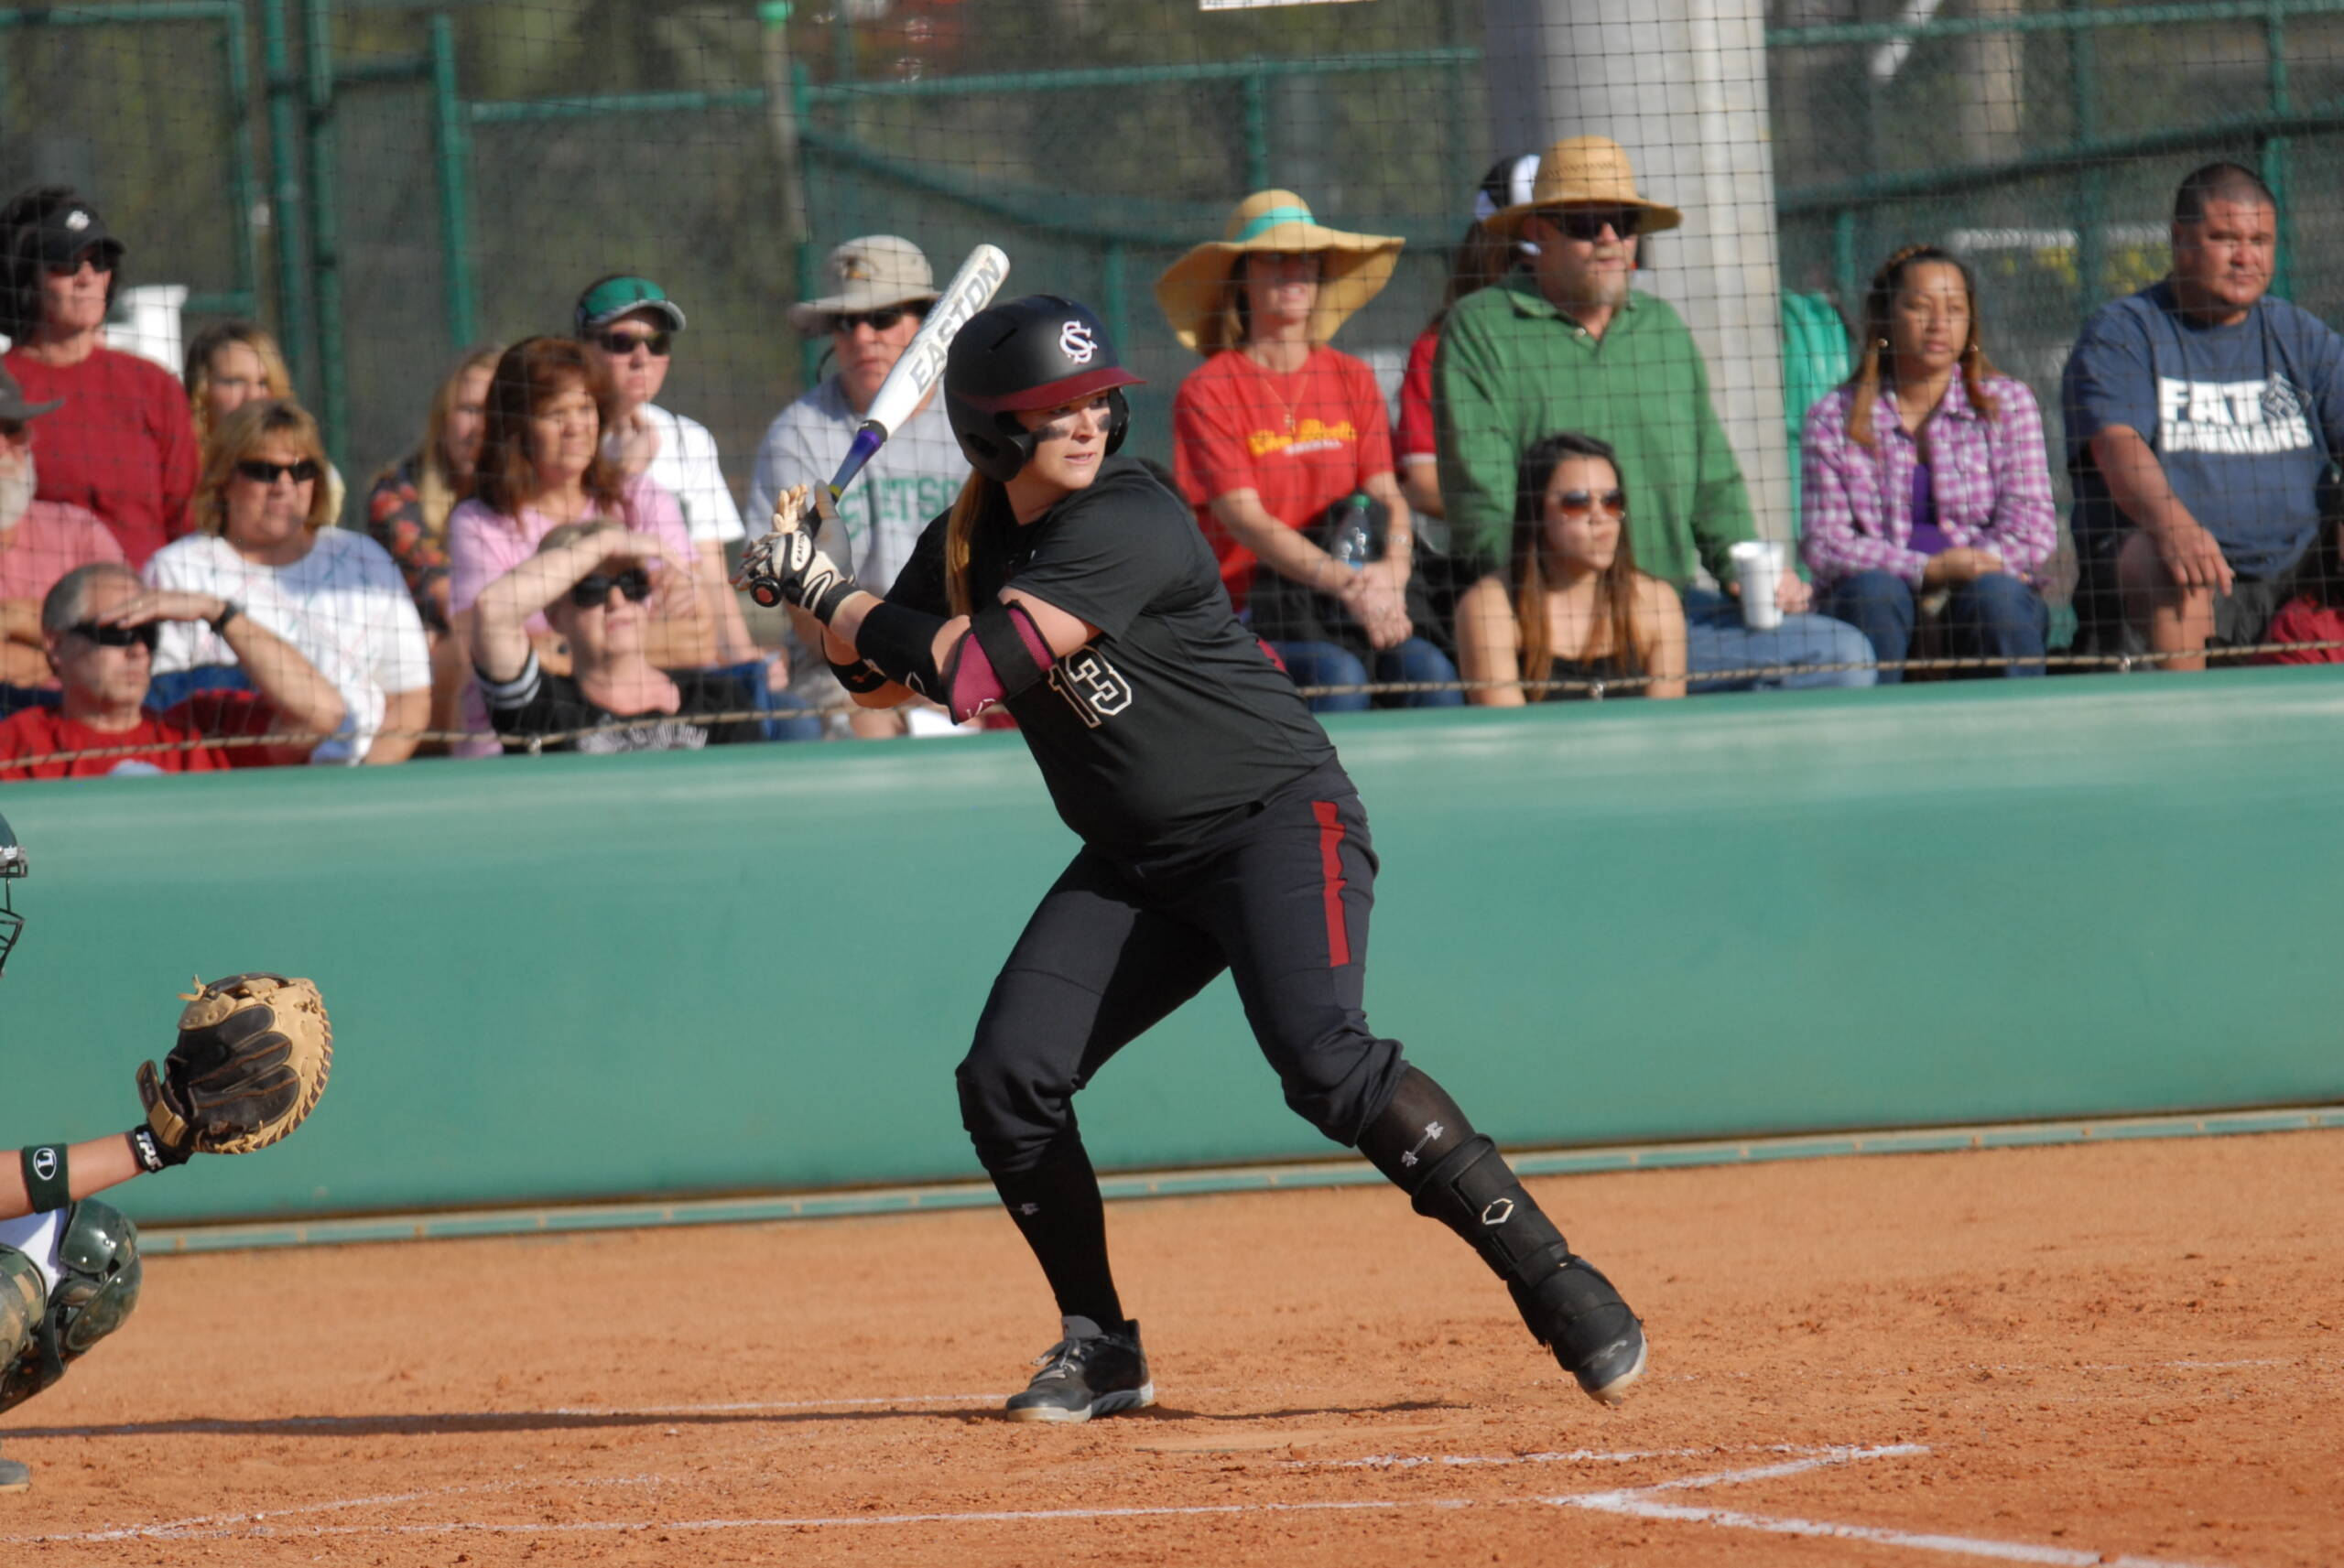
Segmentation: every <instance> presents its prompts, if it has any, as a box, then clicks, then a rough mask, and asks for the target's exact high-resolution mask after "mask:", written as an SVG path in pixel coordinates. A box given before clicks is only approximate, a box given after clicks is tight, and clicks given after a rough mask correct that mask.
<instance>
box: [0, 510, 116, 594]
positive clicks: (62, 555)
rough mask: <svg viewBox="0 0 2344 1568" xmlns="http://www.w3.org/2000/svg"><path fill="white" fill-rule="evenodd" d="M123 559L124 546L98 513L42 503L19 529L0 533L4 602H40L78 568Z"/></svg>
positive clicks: (27, 513) (19, 522) (0, 578)
mask: <svg viewBox="0 0 2344 1568" xmlns="http://www.w3.org/2000/svg"><path fill="white" fill-rule="evenodd" d="M120 559H122V546H121V545H120V544H119V543H118V542H117V541H116V540H115V538H114V533H113V531H112V530H111V529H109V528H108V527H107V526H106V525H105V524H103V523H102V522H100V521H99V520H98V514H96V513H94V512H89V511H85V510H83V509H82V508H81V507H79V506H73V505H70V504H68V503H65V502H62V501H36V502H34V503H32V504H31V505H29V506H27V507H26V508H25V514H24V515H23V516H22V517H20V518H18V519H17V520H16V526H15V527H13V528H9V529H6V530H5V531H0V599H29V600H34V601H35V602H38V601H39V600H41V599H42V598H44V597H46V596H47V594H48V593H49V589H51V588H54V587H55V586H56V585H57V579H59V578H61V577H63V576H64V575H65V574H66V573H67V572H70V571H71V570H72V569H73V568H76V567H86V566H88V565H90V564H91V563H92V562H93V561H118V560H120Z"/></svg>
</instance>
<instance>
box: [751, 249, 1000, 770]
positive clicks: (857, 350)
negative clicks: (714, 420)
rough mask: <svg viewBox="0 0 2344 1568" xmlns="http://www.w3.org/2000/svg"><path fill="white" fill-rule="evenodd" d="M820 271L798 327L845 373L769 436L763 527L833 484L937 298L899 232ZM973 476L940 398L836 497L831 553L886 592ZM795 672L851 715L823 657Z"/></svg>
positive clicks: (754, 490)
mask: <svg viewBox="0 0 2344 1568" xmlns="http://www.w3.org/2000/svg"><path fill="white" fill-rule="evenodd" d="M823 274H824V276H825V279H826V281H827V282H828V284H829V290H828V292H827V293H825V294H824V295H822V296H821V297H819V298H817V299H808V300H803V301H801V302H799V303H798V304H796V305H793V306H791V307H790V308H789V321H790V325H792V326H793V327H796V328H797V329H798V331H799V332H801V333H803V334H805V335H806V336H807V337H808V338H820V337H828V338H829V340H830V360H831V361H832V362H834V363H835V364H836V365H837V367H838V368H837V370H836V372H835V373H832V374H831V375H830V376H827V377H825V378H824V379H823V381H822V382H821V383H820V384H819V385H817V386H816V387H815V388H814V389H813V390H812V391H810V392H808V393H807V394H806V395H804V396H802V397H800V398H798V401H797V402H795V403H792V404H791V405H790V406H788V407H787V408H785V409H783V410H782V411H781V413H780V415H779V416H777V417H776V419H775V420H774V422H773V424H772V426H771V427H769V428H768V429H767V430H766V431H765V440H764V441H763V443H761V444H760V445H759V446H758V448H757V462H756V467H755V469H754V471H753V472H752V473H751V475H750V479H749V514H750V515H751V516H753V517H755V518H758V519H760V520H762V519H764V518H766V517H769V516H771V515H772V514H773V507H774V503H775V501H776V499H777V498H778V497H779V496H781V495H782V494H783V493H785V492H787V491H788V490H789V489H790V487H792V486H793V485H799V484H812V485H819V484H825V483H828V482H829V481H830V475H832V474H834V473H836V472H837V471H838V466H839V464H840V463H841V461H843V460H845V458H846V452H847V447H848V446H849V444H850V443H852V441H853V439H854V433H855V431H856V429H857V428H858V427H860V426H861V425H862V423H863V415H864V413H865V412H866V411H867V410H868V409H869V408H870V406H871V400H872V399H873V398H874V397H875V396H876V395H878V392H879V384H880V383H882V382H884V381H885V380H886V379H887V373H888V372H889V371H891V370H893V369H895V362H896V361H897V360H899V359H901V358H903V354H904V350H905V349H906V347H907V346H909V344H910V343H911V341H912V338H913V337H914V336H915V335H916V334H917V332H918V331H919V328H920V323H921V322H922V321H923V320H925V319H927V316H928V306H929V304H930V303H931V302H933V301H934V300H935V298H936V297H937V289H936V279H935V275H934V274H933V273H932V272H931V271H930V270H929V269H928V258H927V257H926V256H925V255H923V254H920V250H919V247H918V246H917V245H915V244H913V243H911V242H910V241H909V240H906V239H902V238H899V237H897V236H896V235H894V234H865V235H863V236H862V237H861V238H859V239H852V240H849V241H847V242H846V243H844V244H842V245H841V246H839V247H838V248H837V249H836V250H834V251H832V252H831V253H830V258H829V260H828V261H826V262H825V263H824V264H823ZM968 473H969V460H968V459H966V458H964V457H962V456H961V455H960V445H959V443H958V442H956V441H954V439H953V438H952V427H951V426H950V424H948V423H947V422H946V420H945V417H944V402H943V399H941V398H940V397H938V396H937V395H935V394H934V393H932V392H931V393H930V394H929V395H928V401H927V402H925V403H923V404H921V405H920V406H919V408H918V409H917V411H916V412H915V413H914V414H913V415H912V416H911V417H910V418H909V419H907V420H906V421H905V423H904V427H903V428H902V429H900V430H895V431H892V432H890V433H889V435H888V438H887V444H886V445H885V446H884V447H882V448H880V449H879V452H878V455H877V456H876V457H874V458H873V459H872V460H871V461H870V463H869V464H868V465H866V466H865V467H864V469H863V472H862V473H861V475H859V476H858V477H857V478H856V480H855V481H854V482H853V483H852V485H849V486H848V487H847V492H846V493H845V494H844V495H842V496H841V497H840V498H839V505H838V520H837V521H836V522H835V523H826V524H824V525H823V533H822V541H823V547H824V548H825V549H826V550H828V551H829V552H830V555H831V557H832V558H833V559H835V560H837V561H838V562H839V564H840V565H841V566H842V567H844V568H847V569H848V570H849V571H851V572H852V573H853V574H854V577H855V580H857V581H858V582H860V583H862V584H863V587H865V588H867V589H871V591H873V592H874V593H879V594H884V593H885V591H886V590H887V589H888V588H889V587H890V586H891V585H893V583H894V582H895V574H896V573H897V572H899V571H901V570H902V569H903V567H904V563H905V562H906V561H907V560H909V559H911V554H912V546H915V545H917V544H918V543H919V535H920V531H921V530H922V529H923V528H925V527H927V526H928V519H929V518H931V517H934V516H935V515H936V514H939V513H940V512H942V511H944V510H946V509H947V508H948V507H950V505H951V504H952V501H953V498H954V497H955V496H957V495H959V494H960V481H962V480H964V479H966V478H967V477H968ZM797 663H798V676H796V678H794V679H793V680H792V681H791V682H790V693H791V695H792V696H794V697H799V698H800V699H801V700H803V701H805V702H806V703H807V704H808V706H809V707H818V708H828V709H842V708H845V706H846V704H845V702H844V694H843V693H842V692H841V691H840V690H839V687H838V683H837V682H836V681H835V680H833V679H832V678H831V677H830V672H829V670H828V669H827V668H826V667H825V666H824V662H823V661H822V660H820V659H817V658H800V659H798V661H797ZM901 723H902V720H901V719H900V718H899V717H898V715H897V713H896V712H895V711H894V710H889V709H884V708H873V709H856V710H855V711H854V713H853V715H852V724H853V727H854V731H855V733H857V734H859V735H887V734H895V733H897V732H899V728H900V725H901Z"/></svg>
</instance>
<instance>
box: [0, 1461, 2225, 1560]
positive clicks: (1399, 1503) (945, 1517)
mask: <svg viewBox="0 0 2344 1568" xmlns="http://www.w3.org/2000/svg"><path fill="white" fill-rule="evenodd" d="M1761 1451H1762V1452H1800V1451H1798V1450H1795V1449H1792V1448H1791V1447H1789V1445H1770V1446H1766V1447H1763V1448H1762V1449H1761ZM1685 1452H1687V1451H1683V1450H1655V1451H1650V1452H1649V1454H1644V1453H1638V1454H1633V1455H1630V1454H1627V1452H1626V1451H1617V1452H1612V1453H1607V1452H1604V1451H1586V1453H1585V1455H1584V1456H1585V1457H1586V1458H1587V1459H1588V1460H1590V1461H1591V1462H1625V1460H1626V1458H1628V1457H1635V1458H1643V1457H1661V1456H1664V1455H1668V1454H1681V1453H1685ZM1692 1452H1699V1451H1698V1450H1697V1451H1692ZM1711 1452H1714V1450H1711ZM1929 1452H1930V1450H1929V1449H1928V1447H1927V1446H1926V1444H1912V1443H1904V1444H1878V1445H1873V1446H1868V1447H1858V1446H1834V1447H1831V1448H1829V1449H1825V1450H1822V1451H1819V1452H1817V1451H1807V1452H1805V1453H1804V1454H1803V1456H1801V1457H1797V1458H1793V1459H1788V1460H1785V1461H1784V1462H1783V1463H1780V1464H1774V1465H1753V1466H1748V1467H1744V1468H1740V1469H1732V1470H1722V1471H1717V1472H1713V1473H1710V1474H1708V1475H1700V1476H1680V1477H1678V1478H1677V1479H1674V1480H1667V1481H1659V1482H1655V1483H1653V1484H1651V1485H1649V1486H1644V1487H1629V1488H1624V1489H1617V1490H1608V1491H1600V1492H1586V1493H1568V1494H1564V1495H1561V1496H1557V1497H1549V1498H1539V1499H1535V1500H1536V1501H1540V1502H1544V1503H1546V1504H1548V1505H1550V1506H1554V1507H1558V1508H1575V1509H1584V1510H1587V1511H1590V1512H1594V1513H1601V1514H1610V1515H1616V1516H1621V1517H1627V1518H1635V1519H1657V1520H1667V1521H1672V1522H1682V1523H1692V1524H1706V1525H1709V1526H1711V1527H1714V1528H1723V1529H1737V1530H1756V1531H1760V1532H1763V1533H1767V1534H1774V1535H1793V1536H1806V1537H1814V1538H1825V1539H1832V1540H1847V1541H1865V1542H1868V1543H1871V1544H1874V1545H1883V1546H1897V1547H1905V1548H1909V1549H1913V1550H1918V1551H1926V1552H1942V1553H1947V1554H1950V1555H1956V1556H1966V1557H1980V1558H1988V1559H1992V1560H1995V1561H2001V1562H2011V1563H2038V1564H2046V1565H2049V1568H2095V1565H2104V1568H2213V1565H2208V1564H2191V1563H2182V1562H2179V1561H2176V1560H2174V1559H2169V1558H2155V1557H2140V1556H2133V1555H2129V1554H2127V1555H2121V1556H2113V1557H2111V1556H2108V1555H2106V1554H2103V1553H2101V1552H2092V1551H2088V1550H2077V1549H2074V1548H2069V1547H2058V1546H2041V1545H2035V1544H2033V1543H2031V1542H2025V1541H1995V1540H1990V1539H1986V1538H1981V1537H1975V1536H1963V1535H1950V1534H1941V1533H1924V1532H1919V1531H1913V1530H1890V1529H1883V1528H1881V1527H1877V1526H1871V1525H1853V1524H1841V1523H1835V1522H1831V1521H1828V1520H1818V1519H1797V1518H1787V1517H1782V1516H1774V1515H1765V1514H1753V1513H1745V1512H1742V1511H1740V1510H1737V1509H1704V1508H1696V1507H1690V1506H1687V1505H1683V1504H1672V1503H1666V1502H1663V1501H1660V1500H1659V1495H1660V1494H1663V1493H1666V1492H1672V1491H1698V1490H1705V1489H1707V1488H1709V1487H1726V1486H1742V1485H1748V1484H1751V1483H1753V1482H1760V1481H1771V1480H1781V1479H1784V1478H1786V1477H1789V1476H1799V1475H1804V1474H1807V1473H1808V1472H1810V1471H1813V1470H1818V1469H1822V1468H1825V1467H1829V1466H1835V1465H1850V1464H1857V1463H1861V1462H1863V1461H1866V1460H1872V1459H1890V1458H1911V1457H1917V1456H1920V1455H1923V1454H1927V1453H1929ZM1411 1457H1413V1458H1415V1459H1416V1460H1417V1461H1419V1462H1425V1463H1447V1462H1449V1461H1451V1460H1455V1461H1456V1462H1459V1463H1464V1464H1472V1463H1476V1462H1477V1460H1476V1459H1475V1458H1474V1457H1473V1456H1470V1455H1454V1456H1451V1455H1418V1456H1411ZM1543 1457H1544V1456H1532V1455H1514V1456H1507V1457H1504V1458H1497V1459H1492V1460H1491V1461H1488V1462H1491V1463H1506V1462H1508V1460H1509V1458H1510V1459H1511V1460H1514V1461H1522V1460H1532V1459H1536V1458H1543ZM1563 1457H1568V1456H1563ZM662 1479H663V1478H662V1477H659V1476H630V1477H617V1478H613V1479H612V1480H609V1481H601V1482H597V1481H556V1482H528V1481H507V1482H495V1483H489V1484H486V1485H483V1486H479V1487H444V1488H440V1489H439V1490H437V1491H434V1492H427V1493H415V1494H408V1495H406V1496H402V1497H385V1498H353V1499H350V1500H347V1501H343V1502H338V1503H324V1504H314V1505H310V1506H309V1507H306V1508H294V1509H278V1510H276V1511H274V1512H272V1513H264V1514H244V1515H227V1516H210V1517H200V1518H198V1519H189V1520H184V1521H173V1522H171V1523H168V1524H161V1525H147V1526H133V1527H123V1528H117V1529H114V1530H102V1531H94V1532H91V1533H89V1534H84V1535H48V1536H17V1537H0V1542H5V1543H6V1544H11V1545H18V1544H22V1545H35V1544H38V1545H68V1544H81V1543H100V1542H105V1541H122V1540H132V1539H140V1540H207V1539H210V1540H217V1539H224V1538H245V1539H294V1538H300V1539H320V1538H325V1537H343V1536H367V1535H373V1536H382V1535H400V1536H450V1535H544V1536H555V1535H610V1534H643V1533H648V1532H657V1531H663V1530H664V1531H674V1532H678V1533H683V1532H709V1531H718V1530H834V1529H872V1528H879V1527H887V1526H900V1525H970V1524H1028V1523H1054V1522H1064V1521H1081V1520H1112V1519H1186V1518H1199V1517H1206V1516H1211V1517H1223V1518H1226V1517H1233V1516H1242V1515H1247V1514H1297V1513H1338V1512H1374V1511H1385V1512H1396V1511H1400V1510H1404V1509H1469V1508H1486V1507H1507V1506H1515V1505H1518V1504H1520V1503H1522V1502H1525V1501H1530V1500H1533V1499H1525V1498H1431V1499H1409V1500H1400V1499H1394V1498H1370V1499H1358V1500H1343V1501H1319V1502H1296V1503H1199V1504H1184V1505H1165V1506H1157V1507H1132V1508H1120V1509H985V1510H978V1511H969V1512H960V1513H917V1514H844V1515H802V1516H796V1517H787V1518H775V1519H670V1520H666V1521H664V1522H638V1521H632V1520H618V1519H592V1520H581V1521H574V1522H570V1523H553V1524H548V1523H529V1524H519V1523H514V1524H493V1523H488V1522H486V1521H481V1520H461V1519H458V1520H447V1521H443V1522H437V1523H423V1524H381V1525H311V1526H304V1527H298V1528H295V1529H290V1530H288V1529H284V1528H281V1527H278V1526H276V1525H273V1524H271V1523H270V1522H268V1521H269V1520H271V1519H280V1518H287V1517H292V1516H298V1515H301V1514H312V1513H321V1512H330V1511H334V1510H337V1509H349V1508H359V1507H365V1506H368V1505H369V1504H385V1505H387V1504H392V1503H399V1502H408V1501H419V1500H423V1499H424V1498H432V1497H446V1496H454V1495H460V1494H463V1493H468V1492H490V1491H512V1490H518V1489H524V1488H526V1487H531V1486H538V1487H548V1486H596V1485H606V1486H656V1485H658V1484H660V1483H661V1481H662Z"/></svg>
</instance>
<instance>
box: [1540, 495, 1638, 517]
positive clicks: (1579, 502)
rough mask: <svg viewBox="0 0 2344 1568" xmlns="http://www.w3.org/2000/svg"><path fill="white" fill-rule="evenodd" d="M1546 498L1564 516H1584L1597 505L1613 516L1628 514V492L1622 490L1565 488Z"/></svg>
mask: <svg viewBox="0 0 2344 1568" xmlns="http://www.w3.org/2000/svg"><path fill="white" fill-rule="evenodd" d="M1546 499H1547V501H1548V502H1549V503H1551V504H1552V505H1553V506H1554V508H1555V510H1556V511H1557V512H1559V513H1561V514H1563V515H1564V516H1566V517H1584V516H1586V515H1587V514H1589V513H1590V512H1592V511H1594V510H1595V509H1596V508H1597V507H1599V506H1601V508H1603V510H1604V511H1606V512H1609V513H1610V514H1612V516H1614V517H1625V516H1626V515H1627V514H1628V492H1626V491H1624V490H1601V491H1598V490H1566V491H1561V492H1557V493H1556V494H1553V495H1549V496H1548V497H1547V498H1546Z"/></svg>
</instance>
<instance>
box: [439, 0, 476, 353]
mask: <svg viewBox="0 0 2344 1568" xmlns="http://www.w3.org/2000/svg"><path fill="white" fill-rule="evenodd" d="M456 86H457V83H456V24H455V21H454V19H453V18H451V17H450V16H448V15H447V14H446V13H445V12H442V13H440V15H438V16H434V17H432V18H431V150H432V154H433V157H434V161H436V162H437V163H438V164H439V166H440V168H439V174H440V283H441V287H442V289H443V290H444V293H445V298H446V301H447V312H448V339H449V345H450V348H452V349H453V350H455V351H457V352H459V353H461V352H462V351H464V350H466V349H468V348H470V347H472V343H473V341H475V338H476V334H477V333H478V331H479V326H478V320H477V316H478V311H477V307H476V304H475V301H474V297H473V294H472V146H471V141H472V138H471V137H470V136H469V135H467V134H466V133H465V129H464V106H463V103H462V101H461V99H459V98H458V97H457V95H456Z"/></svg>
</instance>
